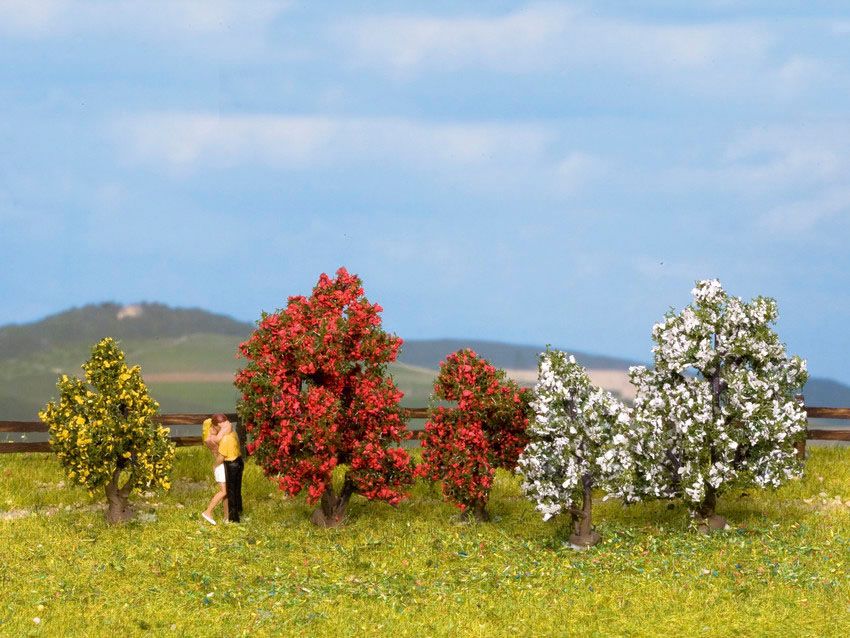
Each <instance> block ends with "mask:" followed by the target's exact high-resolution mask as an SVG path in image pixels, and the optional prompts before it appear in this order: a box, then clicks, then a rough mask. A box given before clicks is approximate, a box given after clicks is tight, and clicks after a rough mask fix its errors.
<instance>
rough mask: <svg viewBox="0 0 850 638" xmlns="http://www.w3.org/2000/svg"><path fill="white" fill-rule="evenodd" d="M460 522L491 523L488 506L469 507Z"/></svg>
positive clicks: (462, 514)
mask: <svg viewBox="0 0 850 638" xmlns="http://www.w3.org/2000/svg"><path fill="white" fill-rule="evenodd" d="M460 520H462V521H464V522H468V523H472V522H474V523H489V522H490V512H488V511H487V506H486V505H482V504H478V505H473V506H472V507H467V508H466V509H465V510H463V512H461V514H460Z"/></svg>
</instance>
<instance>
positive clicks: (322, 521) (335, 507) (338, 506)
mask: <svg viewBox="0 0 850 638" xmlns="http://www.w3.org/2000/svg"><path fill="white" fill-rule="evenodd" d="M352 494H354V482H353V481H352V480H351V478H350V477H349V476H348V475H347V474H346V476H345V482H344V483H343V484H342V491H341V492H340V493H339V494H336V493H334V489H333V486H332V485H329V486H328V487H327V489H326V490H325V493H324V494H322V500H321V502H320V503H319V507H317V508H316V509H315V510H314V511H313V514H312V516H310V520H311V521H312V522H313V524H314V525H317V526H319V527H337V526H339V525H340V524H341V523H342V522H343V520H344V519H345V510H346V508H347V507H348V501H349V500H350V499H351V495H352Z"/></svg>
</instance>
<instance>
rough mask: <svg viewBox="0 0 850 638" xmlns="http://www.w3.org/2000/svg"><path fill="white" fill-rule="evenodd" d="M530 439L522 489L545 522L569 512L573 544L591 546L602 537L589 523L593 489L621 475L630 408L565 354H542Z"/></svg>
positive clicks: (522, 459) (521, 461)
mask: <svg viewBox="0 0 850 638" xmlns="http://www.w3.org/2000/svg"><path fill="white" fill-rule="evenodd" d="M531 408H532V410H533V411H534V419H533V421H532V423H531V426H530V428H529V430H528V434H529V438H530V441H529V443H528V445H527V446H526V448H525V451H524V452H523V453H522V455H521V456H520V458H519V462H518V468H517V470H518V471H519V472H521V473H522V474H523V475H524V481H523V484H522V489H523V491H524V492H525V494H526V495H527V496H529V497H530V498H531V499H532V500H533V501H534V502H535V505H536V507H537V509H538V511H540V513H541V514H542V515H543V520H544V521H545V520H548V519H549V518H551V517H552V516H555V515H557V514H562V513H569V514H570V515H571V516H572V520H573V524H574V528H575V529H574V533H573V535H572V536H571V537H570V541H571V542H572V543H573V544H574V545H578V546H588V545H595V544H596V543H598V542H599V540H600V536H599V534H597V533H596V532H595V531H593V528H592V525H591V512H592V502H593V501H592V490H593V487H594V486H595V485H600V484H603V485H604V484H605V483H606V482H607V481H608V480H609V479H610V478H611V477H612V476H614V475H616V474H617V473H619V472H620V471H622V469H623V466H622V454H623V453H624V452H625V451H626V450H625V448H624V447H623V446H622V445H620V446H616V445H615V442H616V443H624V442H625V437H624V435H623V434H621V433H620V432H621V431H624V430H627V429H628V427H629V411H628V409H627V408H626V407H625V406H624V405H623V404H622V403H621V402H620V401H618V400H617V399H616V398H614V397H613V396H612V395H611V394H610V393H609V392H606V391H604V390H601V389H599V388H597V387H595V386H594V385H592V384H591V382H590V379H589V378H588V376H587V372H586V371H585V369H584V368H583V367H582V366H581V365H580V364H578V363H576V360H575V357H573V356H571V355H567V354H566V353H565V352H559V351H557V350H556V351H552V350H547V351H546V352H544V353H543V354H541V355H540V361H539V366H538V374H537V384H536V385H535V387H534V399H533V401H532V403H531Z"/></svg>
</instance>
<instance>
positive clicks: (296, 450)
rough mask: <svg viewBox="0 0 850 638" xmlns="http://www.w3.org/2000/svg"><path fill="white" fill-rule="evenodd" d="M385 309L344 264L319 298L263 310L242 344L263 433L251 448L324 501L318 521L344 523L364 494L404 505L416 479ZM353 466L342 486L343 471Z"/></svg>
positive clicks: (244, 404) (252, 409)
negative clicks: (390, 368) (339, 473)
mask: <svg viewBox="0 0 850 638" xmlns="http://www.w3.org/2000/svg"><path fill="white" fill-rule="evenodd" d="M381 311H382V308H381V307H380V306H379V305H377V304H372V303H370V302H369V301H368V300H367V299H366V297H365V296H364V293H363V288H362V285H361V281H360V279H359V278H358V277H357V276H355V275H350V274H349V273H348V272H347V271H346V270H345V269H344V268H340V269H339V270H338V271H337V273H336V277H335V278H334V279H331V278H330V277H328V276H327V275H325V274H322V275H321V277H319V281H318V283H317V284H316V286H315V288H314V289H313V293H312V295H311V296H310V297H309V298H306V297H303V296H298V297H290V298H289V302H288V304H287V306H286V308H285V309H283V310H279V311H277V312H275V313H273V314H266V313H263V316H262V318H261V319H260V321H259V322H258V326H257V329H256V330H255V331H254V333H253V334H252V335H251V337H250V338H249V339H248V341H246V342H245V343H243V344H242V345H241V346H240V351H241V353H242V355H243V356H244V357H245V358H246V359H247V364H246V365H245V368H244V369H242V370H240V371H239V372H238V373H237V376H236V387H237V388H238V389H239V390H240V392H241V393H242V398H241V399H240V401H239V404H238V412H239V416H240V419H241V420H242V421H243V423H244V424H245V427H246V430H247V431H248V433H249V434H250V435H252V437H253V441H252V442H251V443H249V445H248V450H249V452H250V453H252V454H253V456H254V458H255V459H256V460H257V463H258V464H259V465H260V466H261V467H262V469H263V471H264V473H265V474H266V476H268V477H271V478H274V479H276V480H277V482H278V485H279V486H280V489H282V490H284V491H286V492H287V493H289V494H290V495H295V494H298V493H299V492H301V491H302V490H306V491H307V500H308V502H309V503H316V502H317V501H319V502H320V507H319V508H318V509H316V510H315V512H314V513H313V516H312V519H311V520H312V521H313V522H314V523H315V524H316V525H320V526H325V527H328V526H336V525H339V524H340V522H341V521H342V520H343V518H344V516H345V512H346V507H347V505H348V502H349V499H350V498H351V496H352V495H353V494H355V493H359V494H361V495H363V496H365V497H366V498H368V499H379V500H383V501H387V502H388V503H390V504H393V505H395V504H397V503H398V502H399V501H400V500H401V499H402V498H403V496H404V491H405V489H406V488H407V487H408V485H409V484H410V483H411V482H412V480H413V464H412V461H411V459H410V456H409V455H408V454H407V452H406V451H405V450H404V449H402V448H401V447H398V446H399V445H400V442H401V440H402V438H404V434H405V426H404V422H403V420H402V418H401V408H400V407H399V401H400V400H401V397H402V393H401V392H400V391H399V390H398V389H396V387H395V385H394V383H393V380H392V378H391V377H390V376H389V375H388V374H387V372H386V367H387V364H388V363H389V362H391V361H395V359H396V356H397V353H398V349H399V346H400V345H401V339H399V338H398V337H396V336H395V335H391V334H388V333H387V332H385V331H384V330H383V329H382V328H381V319H380V316H379V313H380V312H381ZM343 465H345V466H347V468H346V470H345V473H344V478H343V480H342V484H341V486H338V489H335V488H334V485H333V481H332V476H333V472H334V469H335V468H336V467H338V466H343Z"/></svg>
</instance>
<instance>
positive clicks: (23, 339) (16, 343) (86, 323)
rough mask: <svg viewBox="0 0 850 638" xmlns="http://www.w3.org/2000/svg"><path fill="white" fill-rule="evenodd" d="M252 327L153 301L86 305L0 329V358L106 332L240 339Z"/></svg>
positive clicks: (142, 336)
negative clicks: (129, 303)
mask: <svg viewBox="0 0 850 638" xmlns="http://www.w3.org/2000/svg"><path fill="white" fill-rule="evenodd" d="M252 329H253V326H252V325H251V324H250V323H246V322H242V321H237V320H236V319H233V318H231V317H227V316H225V315H218V314H214V313H211V312H207V311H206V310H201V309H200V308H170V307H169V306H166V305H163V304H158V303H140V304H133V305H129V306H121V305H119V304H115V303H102V304H96V305H95V304H91V305H87V306H83V307H81V308H73V309H71V310H67V311H65V312H60V313H59V314H55V315H51V316H49V317H47V318H45V319H42V320H41V321H36V322H33V323H28V324H22V325H9V326H4V327H2V328H0V360H3V359H13V358H15V359H16V358H22V357H29V356H31V355H33V354H35V353H37V352H43V351H46V350H51V349H52V348H57V347H59V348H62V347H67V346H68V345H69V344H74V343H80V342H83V343H87V344H93V343H95V342H96V341H98V340H99V339H101V338H103V337H106V336H110V337H115V338H116V339H119V340H125V339H167V338H173V337H182V336H185V335H190V334H218V335H233V336H239V337H245V336H247V335H248V334H250V332H251V330H252Z"/></svg>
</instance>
